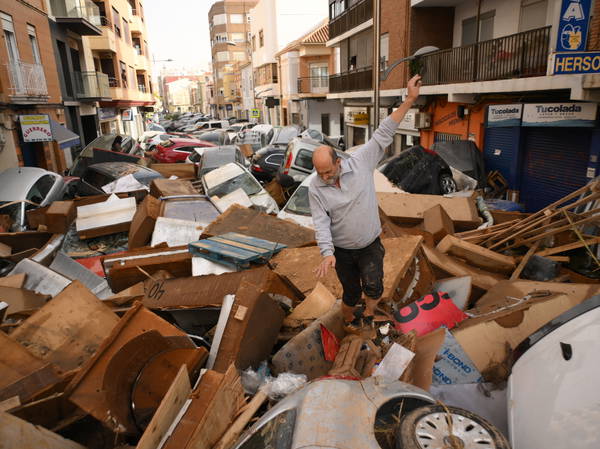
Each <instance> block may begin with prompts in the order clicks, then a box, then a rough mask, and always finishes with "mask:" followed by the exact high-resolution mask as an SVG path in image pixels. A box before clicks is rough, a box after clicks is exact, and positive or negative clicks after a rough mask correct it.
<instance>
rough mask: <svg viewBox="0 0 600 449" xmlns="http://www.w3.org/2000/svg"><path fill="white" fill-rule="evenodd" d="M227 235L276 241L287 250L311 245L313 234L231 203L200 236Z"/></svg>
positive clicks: (270, 216)
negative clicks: (231, 233)
mask: <svg viewBox="0 0 600 449" xmlns="http://www.w3.org/2000/svg"><path fill="white" fill-rule="evenodd" d="M228 232H234V233H236V234H242V235H245V236H248V237H256V238H258V239H263V240H267V241H270V242H278V243H281V244H283V245H286V246H287V247H288V248H299V247H303V246H308V245H314V244H315V232H314V231H313V230H312V229H309V228H305V227H304V226H300V225H298V224H296V223H293V222H291V221H288V220H281V219H279V218H277V217H274V216H272V215H268V214H265V213H263V212H260V211H258V210H255V209H248V208H245V207H243V206H239V205H235V204H234V205H233V206H231V207H230V208H229V209H227V211H226V212H225V213H223V214H221V215H219V217H218V218H217V219H216V220H215V221H213V222H212V223H211V224H210V225H209V226H208V227H207V228H206V229H205V230H204V233H203V236H204V237H215V236H223V234H227V233H228Z"/></svg>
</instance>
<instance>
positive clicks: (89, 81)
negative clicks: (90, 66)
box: [75, 72, 111, 101]
mask: <svg viewBox="0 0 600 449" xmlns="http://www.w3.org/2000/svg"><path fill="white" fill-rule="evenodd" d="M75 87H76V94H77V98H79V99H81V100H88V101H102V100H104V101H107V100H110V99H111V96H110V89H109V87H110V83H109V80H108V75H107V74H106V73H102V72H75Z"/></svg>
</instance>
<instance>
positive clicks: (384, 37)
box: [380, 33, 390, 70]
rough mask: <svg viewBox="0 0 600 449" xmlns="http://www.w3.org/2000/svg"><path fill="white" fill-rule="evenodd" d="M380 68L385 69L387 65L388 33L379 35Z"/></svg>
mask: <svg viewBox="0 0 600 449" xmlns="http://www.w3.org/2000/svg"><path fill="white" fill-rule="evenodd" d="M380 42H381V44H380V45H381V59H380V64H381V69H382V70H385V69H387V67H388V62H389V60H390V35H389V34H388V33H385V34H382V35H381V40H380Z"/></svg>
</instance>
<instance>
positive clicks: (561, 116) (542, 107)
mask: <svg viewBox="0 0 600 449" xmlns="http://www.w3.org/2000/svg"><path fill="white" fill-rule="evenodd" d="M597 111H598V105H597V104H596V103H544V104H526V105H525V106H524V108H523V124H522V126H564V127H572V126H583V127H593V126H595V124H596V113H597Z"/></svg>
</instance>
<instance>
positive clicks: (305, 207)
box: [285, 186, 311, 217]
mask: <svg viewBox="0 0 600 449" xmlns="http://www.w3.org/2000/svg"><path fill="white" fill-rule="evenodd" d="M285 208H286V210H287V211H288V212H290V213H293V214H298V215H305V216H307V217H310V216H311V213H310V203H309V202H308V187H307V186H300V187H298V189H297V190H296V191H295V192H294V194H293V195H292V197H291V198H290V199H289V201H288V203H287V206H286V207H285Z"/></svg>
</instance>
